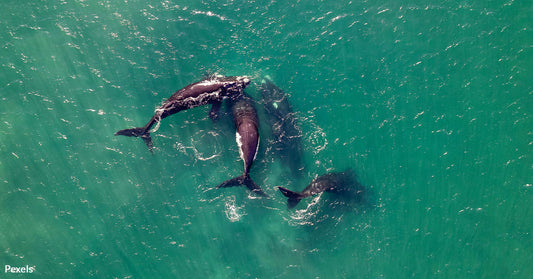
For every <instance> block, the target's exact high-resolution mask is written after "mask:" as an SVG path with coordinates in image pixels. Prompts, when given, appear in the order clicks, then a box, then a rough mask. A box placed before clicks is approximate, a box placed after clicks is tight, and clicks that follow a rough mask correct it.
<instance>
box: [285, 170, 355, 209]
mask: <svg viewBox="0 0 533 279" xmlns="http://www.w3.org/2000/svg"><path fill="white" fill-rule="evenodd" d="M358 188H360V186H359V185H358V183H357V180H356V177H355V174H354V173H353V171H352V170H351V169H348V170H346V171H344V172H333V173H328V174H324V175H321V176H319V177H317V178H315V179H314V180H313V181H312V182H311V183H310V184H309V185H308V186H307V187H305V189H303V191H301V192H299V193H298V192H294V191H291V190H288V189H287V188H283V187H278V189H279V190H280V192H281V193H282V194H283V195H284V196H286V197H287V198H289V199H288V201H287V206H288V207H289V208H293V207H294V206H296V205H297V204H298V203H299V202H300V200H302V199H304V198H306V197H310V196H313V195H316V194H318V193H320V192H330V193H337V194H350V193H354V191H355V194H356V195H357V194H360V192H361V191H362V190H361V189H358Z"/></svg>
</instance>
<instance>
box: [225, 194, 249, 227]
mask: <svg viewBox="0 0 533 279" xmlns="http://www.w3.org/2000/svg"><path fill="white" fill-rule="evenodd" d="M224 208H225V209H224V213H226V217H227V218H228V220H230V221H231V222H237V221H240V220H241V218H242V216H244V215H246V214H243V213H239V212H240V210H241V208H242V206H236V205H235V196H230V197H228V198H227V199H226V202H225V203H224Z"/></svg>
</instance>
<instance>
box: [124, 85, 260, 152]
mask: <svg viewBox="0 0 533 279" xmlns="http://www.w3.org/2000/svg"><path fill="white" fill-rule="evenodd" d="M248 84H250V78H249V77H247V76H231V77H224V76H219V75H212V76H209V77H207V78H205V79H203V80H201V81H199V82H196V83H193V84H190V85H187V86H186V87H184V88H182V89H180V90H178V91H176V92H175V93H174V94H172V96H170V98H168V99H167V100H166V101H165V102H164V103H163V104H162V105H161V106H160V107H159V108H157V109H156V110H155V114H154V115H153V116H152V118H150V121H148V123H146V125H144V127H137V128H132V129H124V130H120V131H118V132H116V133H115V136H118V135H121V136H128V137H141V138H142V139H143V140H144V142H145V143H146V145H147V146H148V149H149V150H150V151H152V147H153V144H152V138H151V137H150V129H151V128H152V126H153V125H154V124H156V123H157V124H159V122H160V121H161V120H162V119H163V118H166V117H168V116H170V115H172V114H175V113H178V112H180V111H182V110H187V109H190V108H194V107H198V106H203V105H208V104H211V105H212V107H211V110H210V112H209V117H210V118H211V119H213V120H214V119H216V118H217V114H218V110H219V108H220V104H221V102H222V100H223V99H224V98H226V97H235V96H238V95H240V94H242V93H243V90H244V88H245V87H246V86H247V85H248ZM156 130H157V128H156Z"/></svg>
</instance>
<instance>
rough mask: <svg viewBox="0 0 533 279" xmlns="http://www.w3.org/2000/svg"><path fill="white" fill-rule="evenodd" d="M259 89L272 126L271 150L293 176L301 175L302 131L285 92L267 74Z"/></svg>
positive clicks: (302, 166)
mask: <svg viewBox="0 0 533 279" xmlns="http://www.w3.org/2000/svg"><path fill="white" fill-rule="evenodd" d="M260 91H261V94H262V96H263V103H264V107H265V111H266V114H267V119H268V121H269V123H270V127H271V128H272V138H273V139H272V140H273V144H272V147H273V150H272V151H273V152H274V153H276V154H277V155H278V156H279V158H280V159H281V162H282V163H283V164H285V165H286V166H287V167H288V168H289V169H290V170H291V172H292V175H293V176H301V175H302V172H303V169H304V164H303V160H302V158H303V147H302V132H301V130H300V127H299V126H298V123H297V120H296V117H295V116H294V112H293V111H292V106H291V104H290V103H289V100H288V98H287V94H285V92H283V90H281V89H280V88H279V87H277V86H276V85H275V84H274V83H273V82H272V81H271V80H270V78H269V77H268V76H267V77H265V78H263V80H262V81H261V87H260Z"/></svg>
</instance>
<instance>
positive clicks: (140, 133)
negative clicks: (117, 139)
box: [115, 127, 154, 153]
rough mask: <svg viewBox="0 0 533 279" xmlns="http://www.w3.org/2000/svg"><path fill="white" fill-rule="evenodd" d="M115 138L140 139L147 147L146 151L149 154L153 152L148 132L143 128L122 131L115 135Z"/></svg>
mask: <svg viewBox="0 0 533 279" xmlns="http://www.w3.org/2000/svg"><path fill="white" fill-rule="evenodd" d="M115 136H127V137H141V138H142V139H143V141H144V143H146V146H148V149H149V150H150V152H152V153H153V152H154V151H153V150H152V149H153V144H152V137H150V132H149V131H148V130H147V129H146V128H145V127H137V128H132V129H124V130H120V131H118V132H116V133H115Z"/></svg>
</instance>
